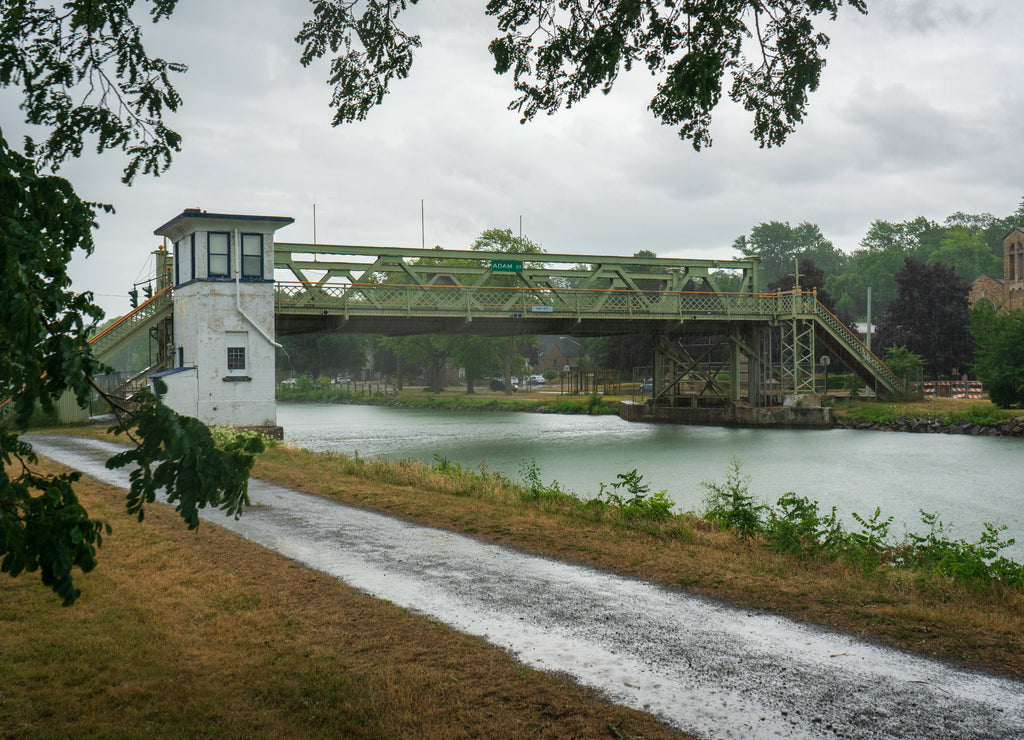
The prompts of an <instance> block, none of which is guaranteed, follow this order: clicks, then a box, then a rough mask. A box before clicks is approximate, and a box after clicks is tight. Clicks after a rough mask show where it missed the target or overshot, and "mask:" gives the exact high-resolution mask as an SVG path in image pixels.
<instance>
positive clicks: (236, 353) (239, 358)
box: [228, 347, 245, 371]
mask: <svg viewBox="0 0 1024 740" xmlns="http://www.w3.org/2000/svg"><path fill="white" fill-rule="evenodd" d="M228 370H229V371H231V370H245V347H228Z"/></svg>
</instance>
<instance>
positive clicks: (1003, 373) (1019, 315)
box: [970, 301, 1024, 408]
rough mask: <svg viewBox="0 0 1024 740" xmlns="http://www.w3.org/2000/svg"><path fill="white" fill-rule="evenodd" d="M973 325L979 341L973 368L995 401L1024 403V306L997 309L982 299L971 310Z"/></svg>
mask: <svg viewBox="0 0 1024 740" xmlns="http://www.w3.org/2000/svg"><path fill="white" fill-rule="evenodd" d="M970 328H971V334H972V336H973V337H974V341H975V344H976V345H977V349H976V351H975V352H976V354H975V360H976V361H975V363H974V366H973V369H974V372H976V373H977V374H978V377H980V378H981V381H982V383H984V384H985V387H986V388H987V389H988V397H989V398H990V399H991V400H992V403H994V404H996V405H997V406H1001V407H1002V408H1010V407H1016V408H1021V407H1024V310H1021V309H1017V310H1015V311H1008V312H1006V313H996V310H995V309H994V308H993V307H992V306H991V305H990V304H988V303H986V302H985V301H981V302H979V303H978V305H976V306H975V307H974V310H973V311H972V312H971V325H970Z"/></svg>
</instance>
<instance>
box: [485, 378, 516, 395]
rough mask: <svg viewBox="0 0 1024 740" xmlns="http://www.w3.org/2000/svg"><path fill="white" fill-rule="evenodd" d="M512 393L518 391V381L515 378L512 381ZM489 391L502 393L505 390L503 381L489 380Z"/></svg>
mask: <svg viewBox="0 0 1024 740" xmlns="http://www.w3.org/2000/svg"><path fill="white" fill-rule="evenodd" d="M512 381H513V382H512V392H513V393H515V392H516V391H518V390H519V381H518V379H517V378H513V379H512ZM491 390H492V391H503V390H505V381H504V380H503V379H502V378H491Z"/></svg>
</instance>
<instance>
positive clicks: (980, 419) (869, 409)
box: [833, 398, 1020, 426]
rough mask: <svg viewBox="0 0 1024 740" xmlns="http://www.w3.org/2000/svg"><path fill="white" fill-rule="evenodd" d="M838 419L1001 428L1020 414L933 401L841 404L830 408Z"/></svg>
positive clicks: (968, 402)
mask: <svg viewBox="0 0 1024 740" xmlns="http://www.w3.org/2000/svg"><path fill="white" fill-rule="evenodd" d="M833 409H834V410H835V412H836V414H837V415H838V416H840V417H841V418H842V419H844V420H847V421H854V422H868V423H872V424H887V423H895V422H899V421H903V420H906V419H920V420H923V421H932V420H934V421H939V422H941V423H943V424H947V425H948V424H959V423H963V422H967V423H970V424H977V425H978V426H992V425H995V424H1001V423H1003V422H1006V421H1009V420H1011V419H1013V418H1014V416H1015V415H1020V411H1019V410H1018V411H1014V410H1011V409H1001V408H999V407H998V406H996V405H994V404H993V403H991V402H989V401H981V400H977V399H967V398H957V399H941V398H933V399H926V400H921V401H903V402H891V401H857V400H853V401H845V402H840V403H837V404H835V405H834V406H833Z"/></svg>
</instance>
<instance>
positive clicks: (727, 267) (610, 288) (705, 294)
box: [92, 242, 902, 406]
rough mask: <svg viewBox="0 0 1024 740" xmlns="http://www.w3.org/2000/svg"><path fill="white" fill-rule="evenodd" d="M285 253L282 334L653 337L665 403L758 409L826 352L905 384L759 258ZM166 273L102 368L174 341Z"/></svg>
mask: <svg viewBox="0 0 1024 740" xmlns="http://www.w3.org/2000/svg"><path fill="white" fill-rule="evenodd" d="M274 251H275V254H274V265H275V294H276V299H275V302H276V333H277V336H279V337H281V336H288V335H294V334H302V333H311V332H353V333H374V334H384V335H409V334H424V333H437V334H461V333H468V334H480V335H485V336H515V335H524V334H528V335H537V334H560V335H569V336H577V337H586V336H608V335H616V334H637V333H642V334H645V335H647V336H649V337H650V339H651V348H652V358H653V362H652V366H653V376H654V378H653V380H654V388H655V390H656V394H655V395H657V396H659V397H661V399H663V400H664V402H667V403H672V402H674V401H673V399H675V400H676V401H678V398H679V397H682V396H692V395H710V396H718V397H720V398H725V399H728V400H732V401H738V400H741V399H742V398H744V397H745V398H746V399H747V400H748V401H749V402H750V403H751V404H752V405H755V406H757V405H768V404H770V403H772V402H773V401H774V400H775V399H778V398H779V396H780V395H781V394H783V393H795V394H800V393H807V392H813V390H814V383H815V377H816V363H817V357H818V355H817V352H818V351H819V349H822V348H825V347H827V348H828V349H829V350H831V351H832V352H833V353H834V354H836V355H838V356H839V357H840V358H841V359H842V360H843V362H844V363H845V364H846V365H847V366H848V367H849V368H850V370H851V371H852V372H855V373H857V374H858V375H860V376H861V377H862V378H863V379H864V380H865V382H866V383H867V384H868V385H869V386H871V387H873V388H875V389H876V391H877V392H879V393H882V394H885V393H888V392H892V391H896V390H898V389H900V388H902V382H901V380H900V379H899V378H897V377H896V376H895V375H894V374H893V373H892V372H891V371H890V370H889V369H888V368H887V367H886V366H885V364H884V363H883V362H881V361H880V360H879V359H878V358H877V357H875V355H873V354H872V353H871V352H870V351H869V350H868V349H867V347H865V346H864V344H863V343H862V342H861V341H860V339H859V338H858V337H857V336H856V335H855V334H854V333H853V332H852V331H850V330H849V329H848V328H847V327H846V326H845V325H843V323H842V322H840V321H839V320H838V319H837V318H836V317H835V316H833V315H832V314H831V313H830V312H829V311H828V310H827V309H825V308H824V306H822V305H821V304H820V303H819V302H818V300H817V297H816V295H815V294H814V293H813V292H807V291H801V290H799V289H797V290H793V291H789V292H784V293H763V292H761V286H760V284H759V280H760V273H759V266H758V261H757V260H749V259H748V260H688V259H672V258H657V257H650V258H648V257H609V256H607V255H569V254H549V253H540V254H509V253H497V252H493V253H492V252H476V251H457V250H444V249H429V250H425V249H404V248H394V247H358V246H342V245H323V244H293V243H283V242H278V243H276V244H275V245H274ZM164 259H166V260H169V259H170V258H169V256H165V258H164ZM169 275H170V271H169V270H168V269H165V268H164V267H160V266H159V265H158V276H163V280H162V281H161V280H160V278H159V277H158V284H157V289H158V290H157V292H156V294H155V295H154V296H153V297H152V298H151V299H150V300H148V301H146V302H145V303H143V304H142V305H141V306H139V307H138V309H136V310H135V311H133V312H132V313H130V314H128V315H126V316H124V317H123V318H122V319H121V320H120V321H118V322H117V323H116V324H114V325H113V326H111V327H109V328H108V329H107V330H105V331H104V332H103V333H101V334H99V335H97V337H95V338H94V339H93V340H92V345H93V351H94V352H95V353H96V354H97V355H98V356H99V357H100V358H101V359H102V358H105V357H110V356H111V355H112V354H113V353H114V352H116V351H117V349H119V348H120V347H122V346H124V344H125V343H126V342H128V341H129V340H131V339H132V338H133V337H136V336H138V335H139V333H140V332H150V333H151V334H153V335H154V336H155V335H156V334H157V333H158V332H165V333H166V332H172V331H173V329H172V327H170V326H169V320H170V317H171V316H172V314H173V303H172V300H173V298H172V291H171V288H170V287H169V284H168V283H169ZM712 358H719V361H717V362H712ZM722 358H725V359H724V360H722ZM723 369H725V370H728V371H729V372H728V375H727V376H725V375H723V378H727V380H725V381H724V382H722V383H719V382H717V380H716V375H717V374H718V373H720V372H721V371H722V370H723ZM695 389H696V390H695Z"/></svg>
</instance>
